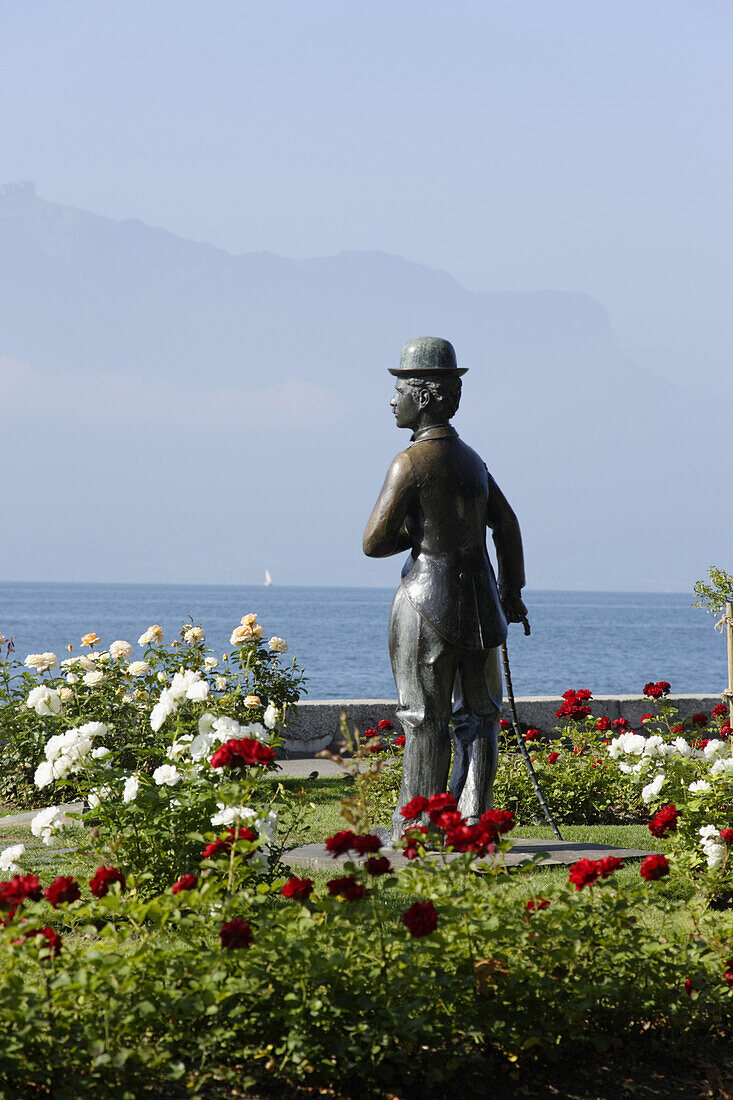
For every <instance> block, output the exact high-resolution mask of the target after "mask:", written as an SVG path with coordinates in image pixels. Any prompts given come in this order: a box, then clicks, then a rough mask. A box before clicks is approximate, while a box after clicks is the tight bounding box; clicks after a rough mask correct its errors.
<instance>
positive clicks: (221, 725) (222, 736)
mask: <svg viewBox="0 0 733 1100" xmlns="http://www.w3.org/2000/svg"><path fill="white" fill-rule="evenodd" d="M213 730H214V733H215V734H216V736H217V737H218V739H219V741H230V740H231V739H232V737H241V736H242V733H241V730H242V727H241V726H240V724H239V722H238V721H237V719H236V718H230V717H229V716H228V715H226V714H224V715H222V717H221V718H217V719H215V721H214V723H213Z"/></svg>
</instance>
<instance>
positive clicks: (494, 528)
mask: <svg viewBox="0 0 733 1100" xmlns="http://www.w3.org/2000/svg"><path fill="white" fill-rule="evenodd" d="M486 523H487V525H488V526H489V527H490V528H491V534H492V537H493V539H494V546H495V547H496V561H497V565H498V567H499V575H498V577H497V582H498V585H499V596H500V597H501V602H502V606H503V607H504V611H505V612H506V614H507V619H508V620H509V621H510V622H521V620H522V617H523V616H524V615H526V614H527V610H526V608H525V606H524V603H523V602H522V589H523V588H524V585H525V577H524V550H523V548H522V533H521V531H520V530H519V522H518V520H517V517H516V516H515V514H514V512H513V510H512V508H511V507H510V505H509V502H508V500H507V499H506V497H505V496H504V494H503V493H502V491H501V489H500V488H499V486H498V485H497V484H496V482H495V481H494V479H493V477H492V476H491V474H489V501H488V506H487V513H486Z"/></svg>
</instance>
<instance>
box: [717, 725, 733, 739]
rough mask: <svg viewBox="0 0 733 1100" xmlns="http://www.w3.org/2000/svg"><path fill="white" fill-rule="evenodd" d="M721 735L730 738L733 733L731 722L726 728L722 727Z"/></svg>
mask: <svg viewBox="0 0 733 1100" xmlns="http://www.w3.org/2000/svg"><path fill="white" fill-rule="evenodd" d="M720 733H721V735H722V736H723V737H730V735H731V733H733V729H731V726H730V722H726V723H725V725H724V726H721V727H720Z"/></svg>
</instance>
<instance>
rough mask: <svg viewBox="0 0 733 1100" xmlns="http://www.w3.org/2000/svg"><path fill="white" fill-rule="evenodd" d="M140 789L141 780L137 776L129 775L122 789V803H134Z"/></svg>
mask: <svg viewBox="0 0 733 1100" xmlns="http://www.w3.org/2000/svg"><path fill="white" fill-rule="evenodd" d="M139 789H140V780H139V779H138V778H137V776H135V775H128V777H127V779H126V780H125V785H124V787H123V788H122V801H123V802H134V801H135V799H136V798H137V792H138V790H139Z"/></svg>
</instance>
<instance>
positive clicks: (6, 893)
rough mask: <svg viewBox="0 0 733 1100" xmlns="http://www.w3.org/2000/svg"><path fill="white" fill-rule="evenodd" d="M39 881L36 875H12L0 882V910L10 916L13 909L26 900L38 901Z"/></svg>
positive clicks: (40, 893) (40, 894)
mask: <svg viewBox="0 0 733 1100" xmlns="http://www.w3.org/2000/svg"><path fill="white" fill-rule="evenodd" d="M42 896H43V895H42V892H41V883H40V880H39V879H38V878H37V877H36V875H13V877H12V879H11V880H10V881H9V882H0V910H5V911H7V912H8V913H9V914H10V916H11V917H12V915H13V913H14V912H15V910H16V909H17V908H18V907H19V906H20V905H22V904H23V902H24V901H25V900H26V899H27V900H28V901H40V900H41V897H42Z"/></svg>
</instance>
